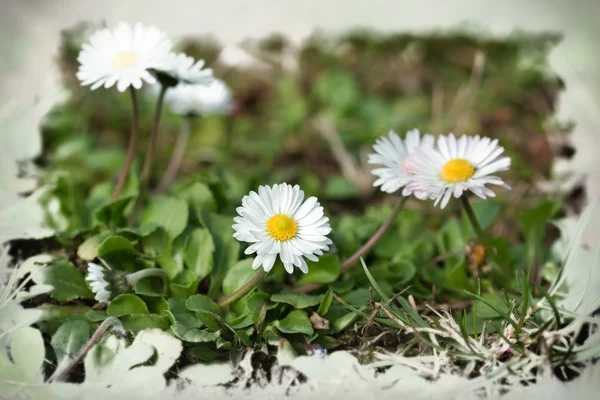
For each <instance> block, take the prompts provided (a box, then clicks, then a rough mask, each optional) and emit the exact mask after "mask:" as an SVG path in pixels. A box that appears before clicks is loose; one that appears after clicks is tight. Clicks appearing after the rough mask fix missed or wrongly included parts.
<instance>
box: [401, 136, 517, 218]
mask: <svg viewBox="0 0 600 400" xmlns="http://www.w3.org/2000/svg"><path fill="white" fill-rule="evenodd" d="M503 152H504V148H503V147H502V146H498V139H494V140H491V139H490V138H487V137H480V136H472V137H468V136H462V137H461V138H460V139H458V140H457V139H456V138H455V137H454V135H453V134H450V135H448V136H440V137H439V138H438V142H437V148H433V147H422V148H421V149H420V150H419V151H418V152H417V153H415V155H414V156H413V157H411V159H410V162H409V166H408V167H409V168H410V169H411V170H412V171H413V173H414V175H413V178H412V180H411V183H409V185H408V187H409V190H416V189H417V188H418V189H423V188H425V189H426V191H427V193H428V196H429V197H430V198H433V199H435V204H436V205H437V203H439V202H440V201H441V207H442V208H444V207H446V204H448V201H449V200H450V197H451V196H452V195H454V197H456V198H459V197H460V196H462V194H463V193H464V192H465V191H467V190H470V191H471V192H473V193H474V194H475V195H477V196H479V197H481V198H482V199H485V198H486V197H487V196H489V197H495V196H496V194H495V193H494V192H493V191H492V190H490V189H489V188H487V187H486V185H498V186H504V187H506V188H507V189H510V187H509V186H508V185H506V184H505V183H504V181H503V180H502V179H500V178H498V177H497V176H494V175H492V174H494V173H496V172H500V171H507V170H508V169H509V168H510V158H509V157H500V155H501V154H502V153H503Z"/></svg>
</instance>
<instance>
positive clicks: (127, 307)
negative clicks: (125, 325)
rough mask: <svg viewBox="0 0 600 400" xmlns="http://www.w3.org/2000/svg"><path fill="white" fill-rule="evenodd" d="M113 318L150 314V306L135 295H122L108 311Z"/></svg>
mask: <svg viewBox="0 0 600 400" xmlns="http://www.w3.org/2000/svg"><path fill="white" fill-rule="evenodd" d="M106 313H107V314H108V315H110V316H111V317H122V316H124V315H129V314H148V306H147V305H146V303H144V300H142V299H140V298H139V297H137V296H136V295H135V294H129V293H126V294H120V295H118V296H117V297H115V298H114V299H113V300H112V301H111V302H110V304H109V305H108V307H107V309H106Z"/></svg>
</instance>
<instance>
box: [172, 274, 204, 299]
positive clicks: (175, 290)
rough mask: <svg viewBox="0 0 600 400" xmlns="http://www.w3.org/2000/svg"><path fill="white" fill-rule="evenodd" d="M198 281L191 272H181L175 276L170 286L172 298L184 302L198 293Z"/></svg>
mask: <svg viewBox="0 0 600 400" xmlns="http://www.w3.org/2000/svg"><path fill="white" fill-rule="evenodd" d="M199 284H200V280H199V279H195V274H194V273H193V272H192V271H188V270H183V271H181V272H179V273H178V274H177V276H175V278H174V279H173V282H171V284H170V288H171V292H172V294H173V297H176V298H178V299H181V300H185V299H187V298H188V297H190V296H191V295H193V294H195V293H196V292H197V291H198V285H199Z"/></svg>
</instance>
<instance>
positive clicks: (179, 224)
mask: <svg viewBox="0 0 600 400" xmlns="http://www.w3.org/2000/svg"><path fill="white" fill-rule="evenodd" d="M187 221H188V205H187V203H186V202H185V201H183V200H180V199H176V198H174V197H168V196H160V197H154V198H153V199H152V200H150V204H148V207H147V208H146V209H145V210H144V213H143V215H142V218H141V223H140V225H141V226H142V227H149V226H152V225H155V226H160V227H162V228H163V229H164V230H165V232H167V234H168V235H169V238H170V239H171V240H173V239H175V238H176V237H177V236H179V234H181V232H183V230H184V229H185V226H186V224H187Z"/></svg>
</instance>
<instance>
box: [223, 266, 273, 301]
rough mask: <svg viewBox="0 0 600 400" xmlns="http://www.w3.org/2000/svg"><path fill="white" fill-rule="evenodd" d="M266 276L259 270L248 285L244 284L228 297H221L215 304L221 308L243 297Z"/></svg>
mask: <svg viewBox="0 0 600 400" xmlns="http://www.w3.org/2000/svg"><path fill="white" fill-rule="evenodd" d="M266 274H267V273H266V272H265V271H264V270H262V269H261V270H260V271H259V272H258V274H256V276H255V277H254V278H252V279H251V280H250V281H248V283H246V284H245V285H244V286H242V287H241V288H239V289H238V290H236V291H235V292H233V293H231V294H230V295H229V296H225V297H221V299H220V300H219V301H218V302H217V304H218V305H220V306H221V307H223V306H226V305H227V304H230V303H233V302H234V301H236V300H237V299H239V298H241V297H243V296H244V295H245V294H246V293H248V292H249V291H250V290H252V288H253V287H255V286H256V285H257V284H258V282H260V280H261V279H262V278H263V277H264V276H265V275H266Z"/></svg>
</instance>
